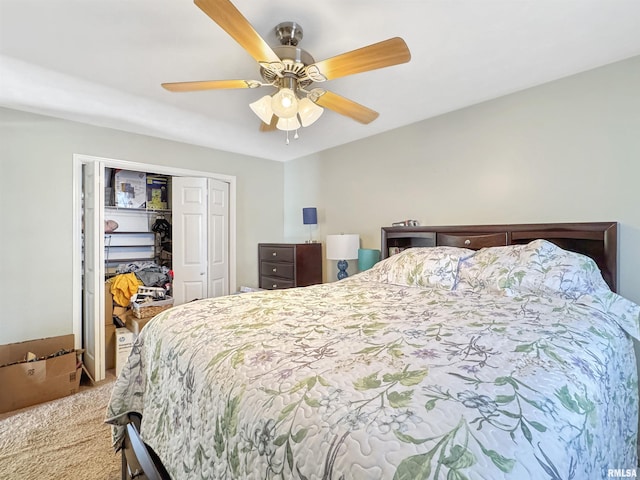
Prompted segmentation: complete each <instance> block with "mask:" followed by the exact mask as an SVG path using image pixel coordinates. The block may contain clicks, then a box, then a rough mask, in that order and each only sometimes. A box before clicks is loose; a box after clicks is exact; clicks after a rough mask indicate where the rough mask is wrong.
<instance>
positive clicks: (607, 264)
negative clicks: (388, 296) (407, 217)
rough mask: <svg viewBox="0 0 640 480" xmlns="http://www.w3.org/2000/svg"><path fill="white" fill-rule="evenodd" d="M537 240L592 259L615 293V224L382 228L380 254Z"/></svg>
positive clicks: (616, 231) (616, 272) (616, 259)
mask: <svg viewBox="0 0 640 480" xmlns="http://www.w3.org/2000/svg"><path fill="white" fill-rule="evenodd" d="M539 238H541V239H545V240H548V241H550V242H553V243H555V244H556V245H558V246H559V247H561V248H564V249H565V250H571V251H573V252H577V253H581V254H583V255H587V256H589V257H591V258H593V259H594V260H595V262H596V263H597V265H598V267H599V268H600V271H601V272H602V277H603V278H604V280H605V281H606V282H607V284H608V285H609V287H610V288H611V290H613V291H614V292H615V291H616V290H617V286H618V254H617V251H618V224H617V222H590V223H522V224H502V225H454V226H430V225H428V226H420V227H382V232H381V253H382V258H387V257H388V256H389V255H390V254H393V253H395V252H397V251H400V250H404V249H405V248H411V247H434V246H440V245H449V246H456V247H465V248H471V249H479V248H483V247H490V246H499V245H514V244H524V243H529V242H531V241H533V240H536V239H539Z"/></svg>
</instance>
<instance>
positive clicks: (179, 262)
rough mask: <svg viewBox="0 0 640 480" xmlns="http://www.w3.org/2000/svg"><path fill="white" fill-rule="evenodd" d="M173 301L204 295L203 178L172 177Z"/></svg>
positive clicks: (205, 207) (205, 192)
mask: <svg viewBox="0 0 640 480" xmlns="http://www.w3.org/2000/svg"><path fill="white" fill-rule="evenodd" d="M171 195H172V200H173V203H172V207H171V208H172V211H173V214H172V217H173V228H172V232H173V234H172V248H173V253H172V262H171V263H172V266H173V272H174V280H173V297H174V302H175V305H180V304H182V303H186V302H190V301H192V300H196V299H201V298H207V296H208V275H207V198H208V192H207V179H206V178H192V177H173V179H172V194H171Z"/></svg>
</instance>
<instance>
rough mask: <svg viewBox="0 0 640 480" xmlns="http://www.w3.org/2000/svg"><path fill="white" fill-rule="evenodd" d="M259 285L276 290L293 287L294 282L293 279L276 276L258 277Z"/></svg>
mask: <svg viewBox="0 0 640 480" xmlns="http://www.w3.org/2000/svg"><path fill="white" fill-rule="evenodd" d="M260 285H261V286H262V288H266V289H269V290H277V289H279V288H291V287H295V286H296V284H295V282H294V281H293V280H287V279H284V278H276V277H266V276H265V277H260Z"/></svg>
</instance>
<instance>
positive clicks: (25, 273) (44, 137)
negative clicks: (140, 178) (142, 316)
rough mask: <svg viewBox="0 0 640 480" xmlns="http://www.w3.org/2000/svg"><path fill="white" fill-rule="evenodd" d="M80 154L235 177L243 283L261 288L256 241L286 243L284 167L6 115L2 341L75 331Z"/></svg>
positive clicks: (0, 231) (0, 167)
mask: <svg viewBox="0 0 640 480" xmlns="http://www.w3.org/2000/svg"><path fill="white" fill-rule="evenodd" d="M74 153H79V154H86V155H93V156H97V157H106V158H113V159H118V160H128V161H132V162H143V163H150V164H154V165H163V166H173V167H178V168H184V169H192V170H198V171H206V172H214V173H220V174H226V175H234V176H236V180H237V212H236V214H237V228H236V234H237V282H238V285H249V286H257V283H258V273H257V267H256V259H257V247H256V245H257V243H258V242H260V241H265V240H268V241H280V240H282V231H283V209H282V205H283V202H284V200H283V191H284V187H283V169H284V167H283V164H282V163H280V162H273V161H269V160H262V159H257V158H252V157H247V156H242V155H236V154H232V153H228V152H220V151H215V150H211V149H207V148H200V147H195V146H190V145H186V144H181V143H177V142H170V141H165V140H160V139H156V138H152V137H146V136H142V135H134V134H129V133H125V132H121V131H117V130H111V129H106V128H97V127H92V126H89V125H83V124H79V123H74V122H69V121H65V120H58V119H54V118H50V117H45V116H39V115H33V114H29V113H24V112H18V111H14V110H7V109H0V344H4V343H10V342H17V341H23V340H29V339H33V338H41V337H47V336H54V335H62V334H68V333H71V332H72V331H73V326H72V291H71V287H72V268H71V264H72V247H71V244H72V220H73V198H72V171H73V169H72V165H73V154H74ZM236 287H237V286H236V285H232V286H231V288H232V289H234V288H236Z"/></svg>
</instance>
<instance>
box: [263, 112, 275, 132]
mask: <svg viewBox="0 0 640 480" xmlns="http://www.w3.org/2000/svg"><path fill="white" fill-rule="evenodd" d="M277 124H278V117H276V116H275V115H272V116H271V123H269V124H268V125H267V124H266V123H264V122H260V131H261V132H273V131H274V130H276V125H277Z"/></svg>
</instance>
